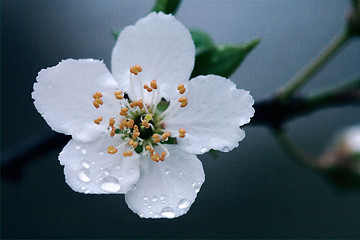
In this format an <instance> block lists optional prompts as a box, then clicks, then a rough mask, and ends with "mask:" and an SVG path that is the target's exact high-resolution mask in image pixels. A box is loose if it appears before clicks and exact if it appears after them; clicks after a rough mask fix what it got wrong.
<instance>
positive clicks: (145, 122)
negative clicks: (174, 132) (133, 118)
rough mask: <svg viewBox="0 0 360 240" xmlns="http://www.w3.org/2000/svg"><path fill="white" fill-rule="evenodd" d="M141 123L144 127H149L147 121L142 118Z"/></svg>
mask: <svg viewBox="0 0 360 240" xmlns="http://www.w3.org/2000/svg"><path fill="white" fill-rule="evenodd" d="M141 125H142V126H144V127H145V128H149V127H150V125H149V123H148V122H147V121H145V120H143V121H142V122H141Z"/></svg>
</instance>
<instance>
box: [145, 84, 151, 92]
mask: <svg viewBox="0 0 360 240" xmlns="http://www.w3.org/2000/svg"><path fill="white" fill-rule="evenodd" d="M144 89H146V90H147V91H148V92H152V88H151V87H149V86H148V85H146V84H144Z"/></svg>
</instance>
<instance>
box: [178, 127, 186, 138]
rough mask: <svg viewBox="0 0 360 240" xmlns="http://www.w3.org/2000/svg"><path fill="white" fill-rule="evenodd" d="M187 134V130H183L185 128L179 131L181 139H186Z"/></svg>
mask: <svg viewBox="0 0 360 240" xmlns="http://www.w3.org/2000/svg"><path fill="white" fill-rule="evenodd" d="M185 133H186V131H185V129H183V128H180V129H179V137H181V138H184V137H185Z"/></svg>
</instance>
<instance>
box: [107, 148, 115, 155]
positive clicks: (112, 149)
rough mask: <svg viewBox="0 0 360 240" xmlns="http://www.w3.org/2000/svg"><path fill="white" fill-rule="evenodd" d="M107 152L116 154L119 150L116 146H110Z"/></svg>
mask: <svg viewBox="0 0 360 240" xmlns="http://www.w3.org/2000/svg"><path fill="white" fill-rule="evenodd" d="M107 152H108V153H110V154H115V153H117V149H116V148H115V147H114V146H109V147H108V149H107Z"/></svg>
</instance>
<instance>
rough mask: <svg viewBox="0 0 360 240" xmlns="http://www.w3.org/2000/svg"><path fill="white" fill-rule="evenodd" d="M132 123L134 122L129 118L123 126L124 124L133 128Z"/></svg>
mask: <svg viewBox="0 0 360 240" xmlns="http://www.w3.org/2000/svg"><path fill="white" fill-rule="evenodd" d="M134 123H135V122H134V120H133V119H132V118H130V119H129V120H128V121H126V122H125V123H124V126H126V127H127V128H133V126H134Z"/></svg>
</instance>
